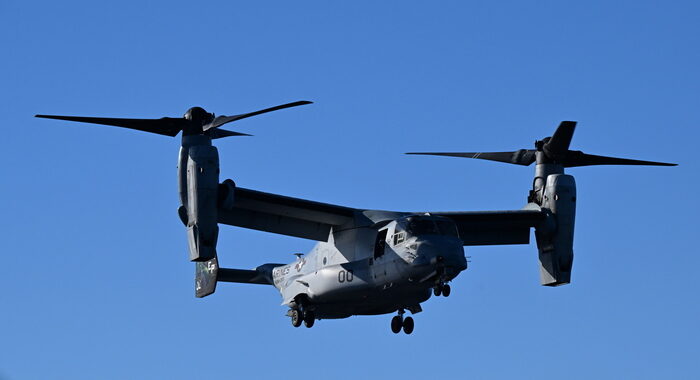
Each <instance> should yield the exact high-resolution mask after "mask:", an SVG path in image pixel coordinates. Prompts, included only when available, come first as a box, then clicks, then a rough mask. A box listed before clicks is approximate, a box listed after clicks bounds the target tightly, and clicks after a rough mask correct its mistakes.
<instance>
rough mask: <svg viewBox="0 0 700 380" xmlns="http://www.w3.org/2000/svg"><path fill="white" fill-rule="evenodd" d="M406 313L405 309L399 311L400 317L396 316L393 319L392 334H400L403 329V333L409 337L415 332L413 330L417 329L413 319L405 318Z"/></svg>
mask: <svg viewBox="0 0 700 380" xmlns="http://www.w3.org/2000/svg"><path fill="white" fill-rule="evenodd" d="M404 313H405V311H404V310H403V309H399V315H395V316H394V318H391V332H393V333H394V334H398V333H400V332H401V329H403V332H404V333H406V334H407V335H408V334H410V333H412V332H413V328H414V327H415V324H414V323H413V318H411V317H406V318H404V317H403V315H404Z"/></svg>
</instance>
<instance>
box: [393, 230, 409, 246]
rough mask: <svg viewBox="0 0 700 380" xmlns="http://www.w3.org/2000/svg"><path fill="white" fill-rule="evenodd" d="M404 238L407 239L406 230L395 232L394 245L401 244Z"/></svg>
mask: <svg viewBox="0 0 700 380" xmlns="http://www.w3.org/2000/svg"><path fill="white" fill-rule="evenodd" d="M404 240H406V234H405V233H404V232H399V233H398V234H394V245H397V244H401V243H403V241H404Z"/></svg>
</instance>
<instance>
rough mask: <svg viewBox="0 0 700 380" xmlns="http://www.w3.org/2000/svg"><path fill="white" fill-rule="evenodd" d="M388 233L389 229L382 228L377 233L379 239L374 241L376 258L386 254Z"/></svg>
mask: <svg viewBox="0 0 700 380" xmlns="http://www.w3.org/2000/svg"><path fill="white" fill-rule="evenodd" d="M386 233H387V230H381V231H379V232H378V233H377V240H376V241H375V242H374V258H375V259H376V258H378V257H381V256H382V255H384V248H385V247H386Z"/></svg>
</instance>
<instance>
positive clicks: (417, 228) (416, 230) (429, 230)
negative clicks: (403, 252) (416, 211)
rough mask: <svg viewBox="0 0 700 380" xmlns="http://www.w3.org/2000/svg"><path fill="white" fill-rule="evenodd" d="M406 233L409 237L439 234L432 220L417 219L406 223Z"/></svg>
mask: <svg viewBox="0 0 700 380" xmlns="http://www.w3.org/2000/svg"><path fill="white" fill-rule="evenodd" d="M408 232H409V233H411V235H437V234H439V233H440V232H439V231H438V229H437V227H436V226H435V223H434V222H433V221H432V220H430V219H417V218H414V219H411V220H410V221H409V222H408Z"/></svg>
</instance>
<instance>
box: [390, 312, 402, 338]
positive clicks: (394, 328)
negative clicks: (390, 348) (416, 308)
mask: <svg viewBox="0 0 700 380" xmlns="http://www.w3.org/2000/svg"><path fill="white" fill-rule="evenodd" d="M402 326H403V321H402V320H401V317H399V316H398V315H395V316H394V318H391V332H393V333H394V334H398V333H400V332H401V327H402Z"/></svg>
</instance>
